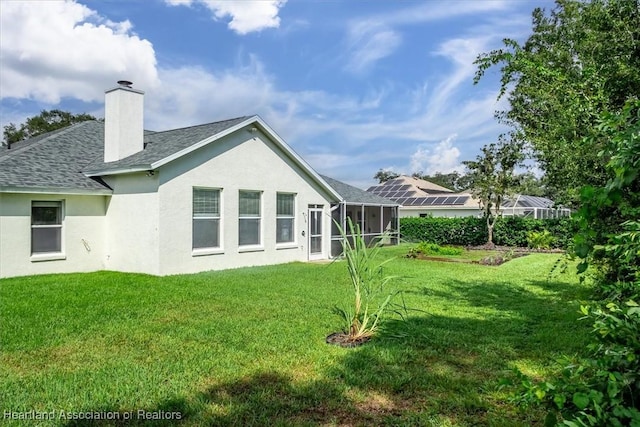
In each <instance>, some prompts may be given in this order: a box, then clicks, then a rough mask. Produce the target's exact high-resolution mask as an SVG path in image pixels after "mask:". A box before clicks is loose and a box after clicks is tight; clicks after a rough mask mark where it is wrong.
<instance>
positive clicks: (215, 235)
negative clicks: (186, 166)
mask: <svg viewBox="0 0 640 427" xmlns="http://www.w3.org/2000/svg"><path fill="white" fill-rule="evenodd" d="M192 232H193V249H209V248H219V247H220V190H219V189H204V188H194V189H193V229H192Z"/></svg>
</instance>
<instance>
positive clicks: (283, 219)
mask: <svg viewBox="0 0 640 427" xmlns="http://www.w3.org/2000/svg"><path fill="white" fill-rule="evenodd" d="M295 204H296V203H295V194H290V193H277V195H276V243H293V242H294V241H295Z"/></svg>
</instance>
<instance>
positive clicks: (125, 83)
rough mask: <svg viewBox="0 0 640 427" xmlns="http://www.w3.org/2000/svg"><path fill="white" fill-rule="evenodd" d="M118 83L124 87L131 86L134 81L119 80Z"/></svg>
mask: <svg viewBox="0 0 640 427" xmlns="http://www.w3.org/2000/svg"><path fill="white" fill-rule="evenodd" d="M118 84H119V85H120V86H122V87H128V88H130V87H131V85H132V84H133V82H130V81H129V80H118Z"/></svg>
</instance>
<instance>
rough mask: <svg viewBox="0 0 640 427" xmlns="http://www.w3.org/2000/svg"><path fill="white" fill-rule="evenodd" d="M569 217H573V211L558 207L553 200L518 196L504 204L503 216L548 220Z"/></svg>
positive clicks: (523, 195) (524, 195)
mask: <svg viewBox="0 0 640 427" xmlns="http://www.w3.org/2000/svg"><path fill="white" fill-rule="evenodd" d="M569 215H571V209H568V208H563V207H557V206H555V205H554V203H553V201H552V200H550V199H547V198H546V197H537V196H528V195H526V194H518V195H516V196H514V197H513V198H511V199H509V200H507V201H505V202H504V203H503V204H502V216H523V217H528V218H535V219H547V218H560V217H563V216H569Z"/></svg>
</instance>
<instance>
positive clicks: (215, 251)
mask: <svg viewBox="0 0 640 427" xmlns="http://www.w3.org/2000/svg"><path fill="white" fill-rule="evenodd" d="M223 253H224V249H222V248H201V249H192V250H191V256H194V257H195V256H207V255H220V254H223Z"/></svg>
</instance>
